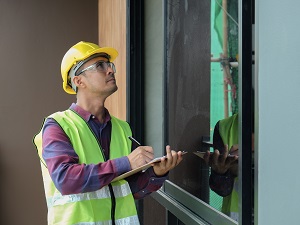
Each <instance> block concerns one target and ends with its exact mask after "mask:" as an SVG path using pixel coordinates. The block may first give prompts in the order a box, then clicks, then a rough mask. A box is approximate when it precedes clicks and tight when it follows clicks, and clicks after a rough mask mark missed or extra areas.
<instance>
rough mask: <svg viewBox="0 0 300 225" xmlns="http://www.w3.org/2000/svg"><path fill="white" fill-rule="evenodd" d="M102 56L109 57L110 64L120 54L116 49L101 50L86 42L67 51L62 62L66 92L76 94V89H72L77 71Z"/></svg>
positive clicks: (106, 48) (62, 74) (79, 43)
mask: <svg viewBox="0 0 300 225" xmlns="http://www.w3.org/2000/svg"><path fill="white" fill-rule="evenodd" d="M101 54H102V55H108V58H109V61H110V62H113V61H114V60H115V59H116V57H117V56H118V52H117V50H116V49H114V48H110V47H103V48H101V47H100V46H98V45H96V44H93V43H90V42H84V41H81V42H78V43H77V44H76V45H74V46H72V47H71V48H70V49H69V50H68V51H67V53H66V54H65V55H64V57H63V59H62V62H61V76H62V79H63V89H64V90H65V92H67V93H68V94H76V92H75V91H74V87H73V88H72V82H71V78H72V77H74V76H75V75H76V72H77V70H78V69H79V68H80V67H81V66H82V65H83V64H84V63H85V62H87V61H88V60H90V59H92V58H94V57H97V56H101Z"/></svg>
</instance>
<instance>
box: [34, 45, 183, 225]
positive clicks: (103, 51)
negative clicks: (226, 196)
mask: <svg viewBox="0 0 300 225" xmlns="http://www.w3.org/2000/svg"><path fill="white" fill-rule="evenodd" d="M117 55H118V53H117V51H116V50H115V49H113V48H109V47H105V48H101V47H99V46H98V45H96V44H93V43H89V42H79V43H77V44H75V45H74V46H72V47H71V48H70V49H69V50H68V51H67V53H66V54H65V56H64V57H63V60H62V63H61V73H62V78H63V89H64V90H65V91H66V92H67V93H69V94H76V96H77V102H76V104H74V103H73V104H72V105H71V106H70V108H69V109H68V110H66V111H63V112H57V113H54V114H52V115H50V116H49V117H47V118H46V120H45V122H44V125H43V127H42V130H41V132H40V133H39V134H38V135H36V137H35V139H34V142H35V144H36V146H37V148H38V153H39V155H40V158H41V162H42V164H41V166H42V174H43V179H44V187H45V194H46V199H47V206H48V224H57V225H68V224H76V225H80V224H82V225H83V224H84V225H96V224H97V225H98V224H99V225H100V224H124V225H125V224H139V221H138V217H137V212H136V208H135V202H134V199H139V198H143V197H145V196H147V195H148V194H150V193H152V192H153V191H156V190H158V189H159V188H160V187H161V186H162V184H163V182H164V181H165V180H166V179H167V174H168V172H169V171H170V170H171V169H173V168H174V167H175V166H176V165H178V164H179V163H180V162H181V160H182V153H181V152H175V151H171V149H170V146H166V153H167V154H166V157H165V158H164V157H163V158H162V159H161V162H159V163H154V164H153V167H151V168H149V169H148V170H146V172H144V173H142V172H141V173H137V174H135V175H132V176H130V177H128V178H127V179H126V180H120V181H116V182H111V181H112V180H113V179H114V178H115V177H117V176H119V175H120V174H123V173H125V172H128V171H130V170H132V169H135V168H137V167H140V166H142V165H144V164H145V163H148V162H150V161H151V160H152V159H153V149H152V147H150V146H138V147H137V148H136V149H135V150H133V151H132V152H131V146H132V143H131V141H130V140H129V139H128V136H131V135H132V132H131V129H130V127H129V125H128V124H127V123H126V122H125V121H122V120H120V119H117V118H115V117H113V116H112V115H110V114H109V112H108V110H107V109H106V108H105V106H104V103H105V100H106V98H107V97H108V96H110V95H111V94H113V93H114V92H115V91H117V89H118V88H117V85H116V79H115V73H116V69H115V66H114V64H113V61H114V60H115V58H116V57H117Z"/></svg>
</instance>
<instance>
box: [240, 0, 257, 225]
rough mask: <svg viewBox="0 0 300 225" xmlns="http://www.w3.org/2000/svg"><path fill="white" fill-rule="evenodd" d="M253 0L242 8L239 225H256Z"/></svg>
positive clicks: (243, 2) (243, 4)
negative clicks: (254, 204)
mask: <svg viewBox="0 0 300 225" xmlns="http://www.w3.org/2000/svg"><path fill="white" fill-rule="evenodd" d="M252 1H253V0H242V1H241V3H242V5H241V6H240V13H241V16H240V18H241V19H240V20H239V21H240V24H241V28H240V29H241V31H240V34H241V36H240V50H239V52H240V54H241V56H242V57H241V70H240V73H239V87H240V90H241V94H240V99H239V100H240V101H239V102H240V103H239V108H240V116H239V124H240V126H239V143H240V147H241V149H242V151H241V152H240V160H239V174H240V175H239V205H240V206H242V207H239V209H240V212H239V214H240V217H239V224H243V225H251V224H252V201H253V196H252V188H251V187H252V179H251V178H252V129H251V128H252V119H251V118H252V113H251V107H252V106H251V91H252V16H253V13H252V10H254V9H252Z"/></svg>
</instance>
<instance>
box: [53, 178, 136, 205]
mask: <svg viewBox="0 0 300 225" xmlns="http://www.w3.org/2000/svg"><path fill="white" fill-rule="evenodd" d="M113 190H114V195H115V197H116V198H120V197H123V196H127V195H130V194H131V190H130V187H129V185H128V183H124V184H121V185H120V186H113ZM104 198H110V191H109V188H108V187H107V186H105V187H103V188H101V189H100V190H98V191H93V192H87V193H81V194H71V195H62V194H60V193H58V194H56V195H55V196H53V197H49V198H47V206H48V208H50V207H53V206H56V205H64V204H67V203H71V202H79V201H85V200H91V199H104Z"/></svg>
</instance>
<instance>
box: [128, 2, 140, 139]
mask: <svg viewBox="0 0 300 225" xmlns="http://www.w3.org/2000/svg"><path fill="white" fill-rule="evenodd" d="M143 17H144V4H143V1H135V0H127V16H126V18H127V38H126V39H127V41H126V43H127V45H126V46H127V71H126V73H127V88H126V93H127V104H126V105H127V121H128V122H129V123H130V125H131V127H132V129H133V131H134V135H135V139H137V140H138V141H140V142H141V143H144V136H143V134H144V118H143V115H144V71H143V70H144V62H143V58H144V55H143V54H144V51H143V40H144V37H143V36H144V30H143V24H144V18H143Z"/></svg>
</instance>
